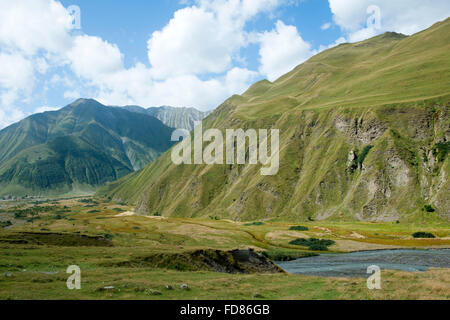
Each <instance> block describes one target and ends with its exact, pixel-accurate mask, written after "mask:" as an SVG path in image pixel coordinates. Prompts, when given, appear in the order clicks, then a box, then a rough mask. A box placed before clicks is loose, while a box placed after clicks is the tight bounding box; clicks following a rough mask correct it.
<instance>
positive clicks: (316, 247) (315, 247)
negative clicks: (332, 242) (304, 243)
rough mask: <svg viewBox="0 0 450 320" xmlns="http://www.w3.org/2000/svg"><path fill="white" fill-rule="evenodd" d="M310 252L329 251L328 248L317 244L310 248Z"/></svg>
mask: <svg viewBox="0 0 450 320" xmlns="http://www.w3.org/2000/svg"><path fill="white" fill-rule="evenodd" d="M309 250H312V251H328V247H327V246H326V245H324V244H321V243H315V244H312V245H310V246H309Z"/></svg>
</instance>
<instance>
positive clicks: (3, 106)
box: [0, 53, 34, 128]
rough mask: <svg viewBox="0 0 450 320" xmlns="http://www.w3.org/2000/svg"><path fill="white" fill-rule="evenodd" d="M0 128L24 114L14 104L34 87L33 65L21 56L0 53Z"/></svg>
mask: <svg viewBox="0 0 450 320" xmlns="http://www.w3.org/2000/svg"><path fill="white" fill-rule="evenodd" d="M0 66H1V67H0V128H2V127H4V126H7V125H9V124H11V123H13V122H15V121H17V120H19V119H21V118H22V117H23V116H24V114H23V112H22V111H20V109H19V108H17V107H16V106H15V102H16V100H17V99H19V98H20V97H21V96H23V95H24V94H28V93H29V92H31V90H32V89H33V86H34V71H33V64H32V62H31V61H30V60H28V59H26V58H25V57H23V56H22V55H21V54H18V53H15V54H7V53H0Z"/></svg>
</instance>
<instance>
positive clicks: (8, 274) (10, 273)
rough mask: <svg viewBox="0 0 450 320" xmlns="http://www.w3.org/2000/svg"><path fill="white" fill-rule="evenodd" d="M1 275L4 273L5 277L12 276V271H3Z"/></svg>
mask: <svg viewBox="0 0 450 320" xmlns="http://www.w3.org/2000/svg"><path fill="white" fill-rule="evenodd" d="M3 275H4V276H5V277H8V278H10V277H12V276H13V273H12V272H6V273H4V274H3Z"/></svg>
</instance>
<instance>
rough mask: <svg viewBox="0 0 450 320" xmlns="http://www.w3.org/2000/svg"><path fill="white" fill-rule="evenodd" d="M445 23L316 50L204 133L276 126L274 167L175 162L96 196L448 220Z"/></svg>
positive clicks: (213, 118)
mask: <svg viewBox="0 0 450 320" xmlns="http://www.w3.org/2000/svg"><path fill="white" fill-rule="evenodd" d="M449 50H450V19H447V20H446V21H444V22H441V23H438V24H436V25H434V26H433V27H431V28H430V29H428V30H425V31H423V32H420V33H418V34H415V35H413V36H410V37H406V36H403V35H399V34H396V33H386V34H383V35H380V36H378V37H375V38H372V39H369V40H366V41H363V42H359V43H354V44H342V45H340V46H338V47H335V48H332V49H330V50H327V51H325V52H322V53H320V54H318V55H316V56H314V57H313V58H311V59H310V60H308V61H307V62H305V63H303V64H302V65H300V66H298V67H296V68H295V69H294V70H292V71H291V72H289V73H288V74H286V75H284V76H282V77H281V78H279V79H278V80H276V81H275V82H273V83H271V82H269V81H267V80H265V81H261V82H258V83H256V84H254V85H253V86H252V87H251V88H249V90H248V91H247V92H246V93H244V94H243V95H242V96H233V97H231V98H230V99H228V100H227V101H225V102H224V103H223V104H222V105H221V106H220V107H219V108H218V109H217V110H216V111H215V112H213V113H212V114H211V115H210V116H209V117H208V118H206V120H205V121H204V124H203V126H204V128H208V127H214V128H219V129H221V130H225V129H228V128H243V129H247V128H276V129H280V170H279V172H278V174H277V175H275V176H268V177H264V176H261V175H260V174H259V169H260V166H259V165H256V166H255V165H231V166H230V165H212V166H206V165H181V166H176V165H173V164H172V162H171V159H170V152H167V153H165V154H164V155H163V156H162V157H161V158H159V159H158V160H157V161H155V162H153V163H152V164H150V165H149V166H147V167H146V168H145V169H144V170H142V171H141V172H138V173H135V174H133V175H131V176H127V177H125V178H123V179H121V180H119V181H117V182H115V183H113V184H111V185H110V186H108V187H107V188H105V189H103V190H102V191H101V192H99V195H104V196H108V197H111V198H114V199H120V200H122V201H128V202H129V203H130V204H133V205H136V206H137V209H138V210H139V211H140V212H142V213H145V214H150V215H152V214H155V213H157V214H163V215H165V216H184V217H195V216H219V217H226V218H232V219H239V220H256V219H266V218H280V219H284V220H286V219H288V220H322V219H334V220H352V219H360V220H369V221H397V220H399V221H412V220H414V221H417V220H418V219H425V220H440V219H444V220H448V219H449V218H450V215H449V212H450V196H449V194H450V192H449V191H450V185H449V182H448V174H449V172H450V163H449V159H448V149H449V143H450V142H449V140H450V116H449V112H450V90H449V88H450V55H449V54H448V52H449Z"/></svg>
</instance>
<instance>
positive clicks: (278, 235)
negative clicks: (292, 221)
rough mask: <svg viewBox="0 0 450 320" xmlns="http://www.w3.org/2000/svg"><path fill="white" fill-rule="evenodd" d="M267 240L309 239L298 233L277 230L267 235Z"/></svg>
mask: <svg viewBox="0 0 450 320" xmlns="http://www.w3.org/2000/svg"><path fill="white" fill-rule="evenodd" d="M265 238H266V239H267V240H284V239H287V238H309V237H308V235H306V234H304V233H302V232H298V231H285V230H277V231H271V232H268V233H267V234H266V237H265Z"/></svg>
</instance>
